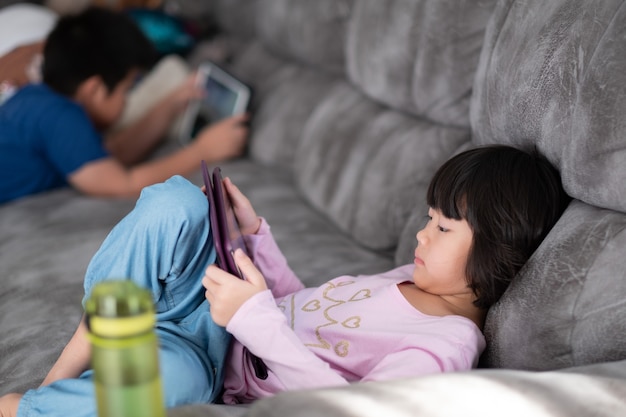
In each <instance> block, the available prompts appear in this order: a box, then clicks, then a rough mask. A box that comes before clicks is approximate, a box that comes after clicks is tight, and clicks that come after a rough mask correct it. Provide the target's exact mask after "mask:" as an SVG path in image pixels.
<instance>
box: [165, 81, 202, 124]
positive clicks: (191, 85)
mask: <svg viewBox="0 0 626 417" xmlns="http://www.w3.org/2000/svg"><path fill="white" fill-rule="evenodd" d="M196 78H197V74H196V73H193V74H191V75H189V76H187V78H186V79H185V80H184V81H183V82H182V83H181V84H180V85H179V86H178V87H176V88H175V89H174V90H173V91H172V92H171V93H169V94H168V95H167V96H166V97H165V98H164V99H163V101H164V102H166V103H168V104H169V105H170V106H171V108H172V110H173V112H174V113H175V114H178V113H180V112H181V111H183V110H184V109H185V108H186V106H187V103H189V102H190V101H193V100H199V99H201V98H203V97H204V95H205V93H204V90H203V89H202V88H201V87H200V86H198V85H197V84H198V83H197V82H196Z"/></svg>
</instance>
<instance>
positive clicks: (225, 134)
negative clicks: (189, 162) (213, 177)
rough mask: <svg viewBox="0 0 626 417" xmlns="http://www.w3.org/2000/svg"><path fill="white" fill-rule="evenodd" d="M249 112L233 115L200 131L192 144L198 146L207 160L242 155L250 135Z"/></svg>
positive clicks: (201, 155) (213, 160)
mask: <svg viewBox="0 0 626 417" xmlns="http://www.w3.org/2000/svg"><path fill="white" fill-rule="evenodd" d="M247 120H248V115H247V114H242V115H238V116H232V117H229V118H226V119H223V120H220V121H219V122H216V123H214V124H212V125H210V126H208V127H205V128H204V129H202V130H201V131H200V133H198V135H197V136H196V140H195V141H194V142H193V143H192V146H196V147H197V149H198V150H199V152H200V157H201V158H203V159H206V160H207V162H216V161H222V160H225V159H230V158H234V157H236V156H240V155H241V154H242V153H243V151H244V148H245V145H246V140H247V137H248V127H247V125H246V124H245V123H246V121H247Z"/></svg>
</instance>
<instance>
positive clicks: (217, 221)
mask: <svg viewBox="0 0 626 417" xmlns="http://www.w3.org/2000/svg"><path fill="white" fill-rule="evenodd" d="M201 166H202V177H203V179H204V186H205V187H206V195H207V199H208V200H209V221H210V223H211V234H212V235H213V245H214V246H215V252H216V253H217V264H218V266H219V267H220V268H221V269H223V270H224V271H226V272H229V273H231V274H233V275H235V276H238V277H239V278H241V279H245V278H244V276H243V274H242V273H241V271H240V270H239V267H238V266H237V264H236V263H235V259H234V258H233V254H234V253H235V250H236V249H241V250H243V251H244V252H245V253H246V255H248V256H250V254H249V253H248V248H247V247H246V242H245V240H244V239H243V235H242V234H241V230H240V228H239V223H238V222H237V216H235V210H234V209H233V205H232V203H231V201H230V197H229V196H228V192H226V190H225V189H224V185H223V182H222V171H221V169H220V168H219V167H216V168H214V169H213V174H212V175H211V176H209V169H208V168H207V164H206V162H205V161H202V162H201ZM244 349H245V351H246V355H249V358H250V361H251V363H252V367H253V368H254V374H255V375H256V377H257V378H259V379H267V377H268V369H267V365H265V363H264V362H263V360H262V359H261V358H259V357H258V356H255V355H254V354H252V353H251V352H249V351H248V348H244Z"/></svg>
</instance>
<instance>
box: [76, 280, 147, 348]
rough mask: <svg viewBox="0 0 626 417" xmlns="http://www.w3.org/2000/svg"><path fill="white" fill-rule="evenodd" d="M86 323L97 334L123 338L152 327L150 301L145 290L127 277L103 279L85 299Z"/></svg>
mask: <svg viewBox="0 0 626 417" xmlns="http://www.w3.org/2000/svg"><path fill="white" fill-rule="evenodd" d="M85 312H86V313H87V326H88V328H89V330H90V331H91V332H92V333H94V334H96V335H98V336H101V337H127V336H131V335H135V334H140V333H144V332H146V331H149V330H152V328H153V327H154V323H155V315H154V304H153V302H152V296H151V294H150V292H149V291H147V290H145V289H143V288H140V287H139V286H137V285H136V284H135V283H134V282H132V281H129V280H110V281H103V282H100V283H98V284H96V285H95V286H94V287H93V290H92V292H91V296H90V297H89V299H88V300H87V301H86V302H85Z"/></svg>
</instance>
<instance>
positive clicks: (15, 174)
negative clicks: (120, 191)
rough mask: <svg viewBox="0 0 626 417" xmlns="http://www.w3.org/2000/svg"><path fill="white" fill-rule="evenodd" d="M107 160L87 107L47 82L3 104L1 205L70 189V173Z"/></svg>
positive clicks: (0, 115) (0, 114)
mask: <svg viewBox="0 0 626 417" xmlns="http://www.w3.org/2000/svg"><path fill="white" fill-rule="evenodd" d="M108 156H109V154H108V153H107V151H106V150H105V149H104V145H103V143H102V136H101V135H100V133H99V132H98V131H97V130H96V129H95V127H94V125H93V124H92V122H91V120H90V119H89V117H88V116H87V113H86V112H85V111H84V110H83V108H82V107H81V106H80V105H78V104H77V103H76V102H74V101H72V100H70V99H68V98H67V97H65V96H63V95H60V94H58V93H56V92H54V91H52V90H51V89H50V88H49V87H47V86H46V85H44V84H36V85H35V84H33V85H28V86H25V87H24V88H22V89H20V90H19V91H18V92H17V93H15V95H13V96H12V97H11V98H10V99H9V100H8V101H7V102H5V103H4V104H2V105H1V106H0V203H3V202H6V201H9V200H13V199H16V198H19V197H22V196H26V195H29V194H34V193H38V192H41V191H45V190H50V189H52V188H57V187H61V186H65V185H67V176H68V175H70V174H71V173H73V172H74V171H76V170H77V169H79V168H80V167H82V166H83V165H84V164H86V163H87V162H90V161H94V160H97V159H101V158H105V157H108Z"/></svg>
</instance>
